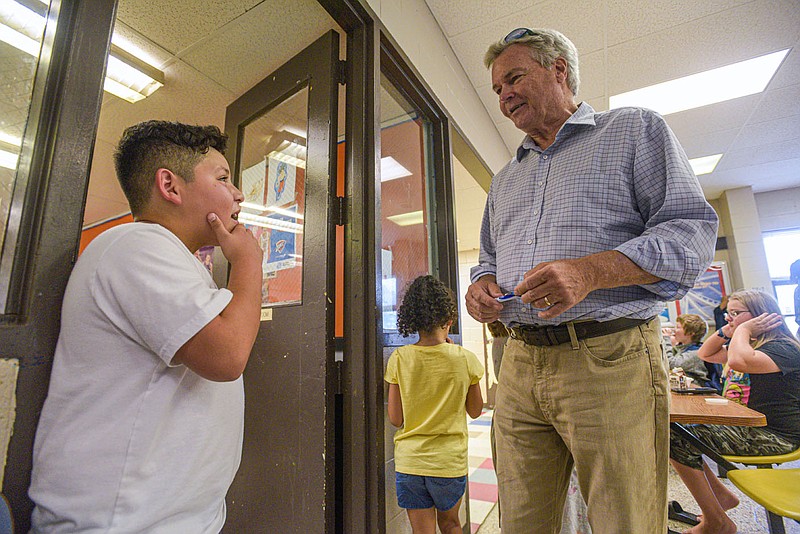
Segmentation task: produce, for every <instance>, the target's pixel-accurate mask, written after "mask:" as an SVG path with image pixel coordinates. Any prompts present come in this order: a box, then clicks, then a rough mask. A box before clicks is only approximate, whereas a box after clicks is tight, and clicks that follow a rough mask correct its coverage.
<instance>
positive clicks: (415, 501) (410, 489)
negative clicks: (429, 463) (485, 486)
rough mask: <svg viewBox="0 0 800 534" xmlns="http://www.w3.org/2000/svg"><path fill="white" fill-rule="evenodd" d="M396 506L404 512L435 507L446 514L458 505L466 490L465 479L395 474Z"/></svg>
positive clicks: (464, 477)
mask: <svg viewBox="0 0 800 534" xmlns="http://www.w3.org/2000/svg"><path fill="white" fill-rule="evenodd" d="M396 485H397V504H398V506H400V508H404V509H406V510H409V509H410V510H420V509H426V508H433V507H434V506H435V507H436V509H437V510H441V511H442V512H446V511H447V510H449V509H451V508H452V507H453V506H455V505H456V504H458V501H459V499H461V497H463V496H464V491H465V490H466V488H467V477H466V476H463V477H456V478H442V477H425V476H419V475H407V474H405V473H396Z"/></svg>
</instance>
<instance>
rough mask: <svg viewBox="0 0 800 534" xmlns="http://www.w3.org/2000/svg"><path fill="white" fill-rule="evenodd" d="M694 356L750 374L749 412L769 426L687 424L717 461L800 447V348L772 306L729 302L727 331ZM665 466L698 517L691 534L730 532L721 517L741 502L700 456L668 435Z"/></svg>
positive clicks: (751, 298)
mask: <svg viewBox="0 0 800 534" xmlns="http://www.w3.org/2000/svg"><path fill="white" fill-rule="evenodd" d="M698 355H699V356H700V358H702V359H703V360H705V361H709V362H714V363H722V364H724V363H727V364H728V365H729V366H730V367H731V369H733V370H735V371H739V372H742V373H748V374H749V375H750V400H749V402H748V406H749V407H750V408H752V409H754V410H757V411H760V412H762V413H763V414H764V415H766V417H767V426H766V427H743V426H742V427H737V426H724V425H692V429H691V430H692V432H693V433H694V434H695V435H696V436H697V437H698V438H700V440H702V441H703V442H705V443H707V444H708V445H709V446H710V447H712V448H713V449H715V450H716V451H717V452H719V453H720V454H729V455H737V456H763V455H776V454H786V453H789V452H792V451H794V450H795V449H797V448H798V446H800V342H798V340H797V338H795V337H794V336H793V335H792V333H791V331H789V328H788V327H787V326H786V324H785V323H784V321H783V317H782V315H781V313H780V308H779V307H778V303H777V302H776V301H775V299H774V298H773V297H772V296H771V295H768V294H766V293H763V292H761V291H756V290H746V291H737V292H735V293H733V294H731V295H730V297H729V299H728V324H726V325H725V326H724V327H722V328H720V329H719V330H718V331H717V333H716V334H713V335H711V336H710V337H709V338H708V339H706V341H705V343H703V346H702V347H700V350H699V351H698ZM670 461H671V463H672V466H673V467H674V468H675V470H676V471H677V472H678V475H680V477H681V479H682V480H683V482H684V484H686V487H687V488H688V489H689V491H690V492H691V493H692V495H693V496H694V498H695V500H696V501H697V504H698V505H699V506H700V509H701V510H702V520H701V521H700V523H699V524H698V525H696V526H695V527H693V528H692V529H691V530H689V531H688V532H692V533H705V532H718V533H723V534H724V533H729V532H730V533H734V532H736V524H735V523H734V522H733V521H731V519H730V518H729V517H728V516H727V514H726V513H725V511H726V510H729V509H731V508H733V507H735V506H736V505H738V504H739V499H738V498H737V497H736V495H734V494H733V493H732V492H731V491H730V490H729V489H728V488H726V487H725V486H724V485H723V484H722V482H721V481H720V480H719V479H718V478H717V477H716V475H715V474H714V473H713V472H712V471H711V470H710V469H709V467H708V465H706V464H705V463H704V462H703V459H702V455H701V453H700V451H699V450H697V449H695V448H694V447H693V446H692V445H691V444H689V443H688V442H687V441H686V440H684V439H683V438H682V437H680V436H678V435H677V434H675V433H674V432H671V433H670Z"/></svg>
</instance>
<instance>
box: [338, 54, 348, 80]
mask: <svg viewBox="0 0 800 534" xmlns="http://www.w3.org/2000/svg"><path fill="white" fill-rule="evenodd" d="M336 71H337V73H336V74H337V76H338V77H339V80H338V81H339V85H347V61H345V60H343V59H340V60H339V64H338V66H337V67H336Z"/></svg>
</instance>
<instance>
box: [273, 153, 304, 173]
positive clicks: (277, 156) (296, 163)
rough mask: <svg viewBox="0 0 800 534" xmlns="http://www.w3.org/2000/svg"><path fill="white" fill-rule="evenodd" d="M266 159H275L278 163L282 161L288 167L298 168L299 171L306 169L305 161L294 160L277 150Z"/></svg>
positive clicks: (292, 157) (294, 158)
mask: <svg viewBox="0 0 800 534" xmlns="http://www.w3.org/2000/svg"><path fill="white" fill-rule="evenodd" d="M267 157H268V158H272V159H277V160H278V161H283V162H285V163H288V164H289V165H294V166H295V167H300V168H301V169H305V168H306V162H305V160H302V159H300V158H296V157H294V156H290V155H289V154H284V153H283V152H278V151H277V150H273V151H272V152H270V153H269V154H267Z"/></svg>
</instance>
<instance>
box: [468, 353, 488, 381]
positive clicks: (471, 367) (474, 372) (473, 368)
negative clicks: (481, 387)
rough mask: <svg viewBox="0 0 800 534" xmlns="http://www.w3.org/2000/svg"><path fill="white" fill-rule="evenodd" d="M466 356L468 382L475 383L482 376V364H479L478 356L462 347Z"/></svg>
mask: <svg viewBox="0 0 800 534" xmlns="http://www.w3.org/2000/svg"><path fill="white" fill-rule="evenodd" d="M464 352H466V356H467V371H468V372H469V384H470V385H473V384H477V383H478V382H480V381H481V378H483V372H484V371H483V365H481V362H480V360H478V357H477V356H475V354H473V353H472V352H470V351H468V350H466V349H464Z"/></svg>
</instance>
